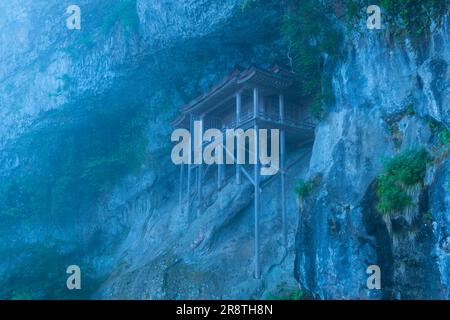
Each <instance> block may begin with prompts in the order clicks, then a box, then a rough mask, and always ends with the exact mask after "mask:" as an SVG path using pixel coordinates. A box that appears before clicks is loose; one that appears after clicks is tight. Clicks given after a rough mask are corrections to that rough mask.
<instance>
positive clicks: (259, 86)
mask: <svg viewBox="0 0 450 320" xmlns="http://www.w3.org/2000/svg"><path fill="white" fill-rule="evenodd" d="M295 83H296V77H295V74H294V73H292V72H289V71H287V70H284V69H282V68H280V67H278V66H275V67H273V68H271V69H269V70H266V69H261V68H257V67H251V68H248V69H246V70H238V69H235V70H233V71H232V72H231V73H230V74H229V75H228V76H226V77H225V79H223V80H222V81H221V82H220V83H219V84H218V85H216V86H215V87H213V88H212V89H211V90H209V91H208V92H206V93H205V94H203V95H202V96H200V97H198V98H196V99H194V100H193V101H191V102H190V103H189V104H187V105H185V106H183V107H182V108H181V110H180V114H179V116H178V117H177V119H176V120H175V121H174V122H173V125H174V126H175V127H176V128H185V129H187V130H190V132H192V131H193V123H194V121H201V122H202V127H203V129H202V130H207V129H210V128H215V129H220V130H223V131H225V130H226V129H238V128H241V129H243V130H246V129H248V128H254V129H255V130H256V132H258V129H264V128H266V129H274V128H277V129H279V134H280V135H279V137H280V170H279V173H280V179H281V190H280V193H279V194H280V197H281V199H280V200H281V218H282V225H283V230H282V232H283V241H284V244H285V245H286V246H287V226H286V190H285V175H286V163H285V162H286V141H287V140H290V141H295V142H301V141H310V140H312V139H313V138H314V127H315V124H314V122H313V120H312V118H311V115H310V113H309V111H308V108H307V107H306V106H305V105H303V104H302V102H301V97H300V96H299V94H298V91H299V90H298V89H297V90H296V85H295ZM258 144H259V142H258V139H255V143H254V146H252V148H254V150H253V151H254V152H255V154H258ZM224 166H230V165H226V164H223V165H220V164H217V165H214V167H216V170H217V187H218V189H219V190H220V189H221V188H222V186H223V185H224V183H225V181H226V172H227V171H226V168H224ZM204 167H205V164H197V165H195V164H187V172H186V168H185V165H183V164H182V165H181V166H180V194H179V201H180V208H181V210H182V212H184V214H186V216H187V219H188V221H189V222H190V221H192V220H193V219H195V217H196V215H199V214H201V213H202V210H203V205H204V201H203V195H202V187H203V185H204V180H203V179H205V176H206V174H205V170H206V169H205V168H204ZM234 167H235V168H234V169H233V170H232V171H233V175H232V176H233V177H234V178H235V179H236V183H237V184H240V183H241V180H242V177H243V176H244V177H246V178H247V179H248V180H249V181H250V182H251V183H252V184H253V186H254V220H255V229H254V242H255V278H257V279H259V278H260V276H261V271H260V261H259V251H260V248H259V247H260V245H259V218H260V210H261V206H260V193H261V177H260V163H258V161H256V164H254V165H253V166H252V167H253V168H248V167H247V168H246V167H245V166H243V165H238V164H235V165H234ZM229 171H230V170H228V172H229ZM251 171H253V172H252V173H251ZM185 178H186V179H187V180H185ZM194 180H195V184H194V183H193V182H194Z"/></svg>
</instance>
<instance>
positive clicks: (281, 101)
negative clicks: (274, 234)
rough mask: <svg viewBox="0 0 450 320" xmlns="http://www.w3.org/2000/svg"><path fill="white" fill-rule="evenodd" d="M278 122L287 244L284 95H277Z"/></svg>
mask: <svg viewBox="0 0 450 320" xmlns="http://www.w3.org/2000/svg"><path fill="white" fill-rule="evenodd" d="M279 112H280V122H281V124H282V127H281V132H280V144H281V145H280V158H281V159H280V162H281V163H280V167H281V175H280V176H281V223H282V228H283V244H284V246H285V248H287V246H288V241H287V221H286V133H285V129H284V96H283V95H280V96H279Z"/></svg>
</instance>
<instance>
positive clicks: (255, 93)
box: [253, 88, 261, 279]
mask: <svg viewBox="0 0 450 320" xmlns="http://www.w3.org/2000/svg"><path fill="white" fill-rule="evenodd" d="M258 108H259V92H258V89H257V88H255V89H253V113H254V121H255V125H254V129H255V145H254V150H253V152H254V154H253V156H254V157H255V158H254V160H255V166H254V175H255V177H254V181H255V278H256V279H260V278H261V268H260V261H259V246H260V245H259V214H260V191H259V182H260V179H259V178H260V177H259V174H260V167H259V161H258V160H259V159H258V155H259V139H258V138H259V135H258V132H259V131H258V123H257V115H258Z"/></svg>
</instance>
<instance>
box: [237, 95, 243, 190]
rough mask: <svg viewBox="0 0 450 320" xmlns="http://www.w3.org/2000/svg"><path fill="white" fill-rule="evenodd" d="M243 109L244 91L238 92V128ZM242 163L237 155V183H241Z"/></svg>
mask: <svg viewBox="0 0 450 320" xmlns="http://www.w3.org/2000/svg"><path fill="white" fill-rule="evenodd" d="M241 109H242V93H241V92H238V93H237V94H236V128H239V125H240V122H241ZM241 182H242V179H241V165H240V164H238V163H237V157H236V183H237V184H241Z"/></svg>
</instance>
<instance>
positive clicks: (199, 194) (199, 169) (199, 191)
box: [197, 115, 203, 217]
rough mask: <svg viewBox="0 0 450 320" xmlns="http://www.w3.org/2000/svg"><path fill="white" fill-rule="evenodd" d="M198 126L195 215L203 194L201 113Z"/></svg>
mask: <svg viewBox="0 0 450 320" xmlns="http://www.w3.org/2000/svg"><path fill="white" fill-rule="evenodd" d="M199 121H200V128H199V131H198V133H199V135H200V137H197V139H199V143H198V145H199V148H200V150H197V153H199V154H198V159H197V162H198V164H197V217H199V216H200V215H201V214H202V210H203V195H202V176H203V142H202V141H203V115H202V116H201V117H200V120H199Z"/></svg>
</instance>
